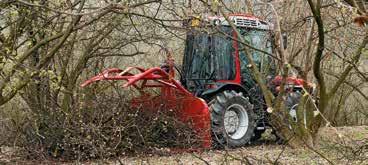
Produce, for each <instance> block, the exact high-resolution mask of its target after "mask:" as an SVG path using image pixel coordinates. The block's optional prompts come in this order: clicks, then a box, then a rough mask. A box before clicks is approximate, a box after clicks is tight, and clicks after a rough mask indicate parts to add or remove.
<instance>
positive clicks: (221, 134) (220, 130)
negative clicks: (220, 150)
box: [209, 90, 256, 148]
mask: <svg viewBox="0 0 368 165" xmlns="http://www.w3.org/2000/svg"><path fill="white" fill-rule="evenodd" d="M209 107H210V112H211V128H212V133H213V139H214V142H215V144H216V145H217V146H216V147H225V146H227V147H230V148H235V147H241V146H244V145H245V144H248V143H250V141H251V138H252V137H253V136H254V130H255V127H256V115H255V113H254V111H253V105H252V104H251V103H250V101H249V98H248V97H244V96H243V93H241V92H236V91H233V90H226V91H223V92H221V93H218V94H217V95H216V96H215V97H214V98H213V99H212V100H211V101H210V102H209Z"/></svg>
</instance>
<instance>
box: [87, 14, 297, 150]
mask: <svg viewBox="0 0 368 165" xmlns="http://www.w3.org/2000/svg"><path fill="white" fill-rule="evenodd" d="M228 17H229V19H230V20H232V21H233V23H234V24H235V26H236V28H237V30H238V31H239V32H240V34H241V36H237V33H236V32H235V31H234V29H233V28H232V27H231V26H230V25H229V23H228V22H227V21H226V19H225V18H224V17H220V16H214V17H208V18H207V19H206V20H199V19H196V18H194V19H191V20H189V21H188V22H187V23H186V24H187V26H188V27H190V29H191V30H190V31H189V32H187V37H186V42H185V52H184V57H183V64H182V67H181V69H178V67H176V66H175V64H174V60H173V59H172V57H171V55H169V56H168V59H167V60H166V61H165V65H163V66H161V67H154V68H150V69H143V68H140V67H128V68H127V69H125V70H121V69H117V68H112V69H107V70H105V71H103V72H102V73H100V74H99V75H97V76H95V77H92V78H91V79H89V80H87V81H86V82H84V83H83V84H82V85H81V86H82V87H84V86H87V85H89V84H91V83H93V82H96V81H101V80H125V81H127V83H126V84H124V85H123V87H128V86H131V87H134V88H136V89H137V90H138V91H139V92H141V94H142V96H140V97H138V98H134V99H133V100H132V104H133V105H139V104H143V106H145V107H153V108H155V107H159V106H165V109H168V110H175V111H176V114H177V118H178V119H179V120H180V121H182V122H186V123H190V126H191V127H192V128H193V130H194V131H195V132H196V133H197V134H198V136H199V137H200V138H201V140H202V146H203V148H210V147H211V146H212V145H213V144H220V145H226V146H229V147H239V146H243V145H245V144H247V143H249V142H250V141H251V140H256V139H258V138H259V137H260V136H261V134H262V133H263V132H264V130H265V129H266V128H267V127H270V125H269V123H268V121H269V115H268V114H267V112H266V106H265V103H264V98H263V96H262V92H261V90H260V88H259V86H258V85H257V83H256V82H255V80H254V79H253V77H252V74H251V71H250V67H257V68H258V69H259V70H260V71H261V72H262V73H263V74H265V75H267V78H268V80H267V81H268V84H269V88H270V89H271V91H273V92H274V94H275V95H277V92H278V88H279V85H280V81H281V78H280V76H276V62H275V60H274V59H273V58H272V53H273V49H272V48H273V45H272V44H271V43H272V42H271V40H272V32H271V30H272V25H271V24H270V23H268V22H266V21H264V20H262V19H260V18H257V17H255V16H251V15H247V14H231V15H229V16H228ZM203 27H206V30H201V29H203ZM239 37H243V38H244V39H245V40H246V41H248V44H249V45H251V46H252V47H253V48H252V49H251V50H252V51H251V52H252V57H253V59H254V61H255V63H256V64H257V66H250V65H249V63H248V61H247V59H246V58H245V54H244V53H243V51H242V48H243V45H242V44H241V43H239V42H238V39H237V38H239ZM175 68H176V69H177V70H178V72H179V73H180V81H178V80H175V79H174V78H175V76H174V73H175ZM137 72H138V73H137ZM134 73H136V74H134ZM287 83H288V84H289V87H290V86H292V89H293V90H292V91H290V92H291V93H292V95H289V96H290V97H288V99H287V100H286V105H287V107H289V111H290V114H291V115H292V117H295V116H296V115H295V110H296V108H295V107H296V106H297V104H298V99H299V97H300V92H301V90H302V88H301V87H302V85H303V83H304V82H303V80H301V79H297V78H293V77H289V78H288V79H287ZM146 88H160V89H161V94H160V95H159V96H152V95H151V94H149V93H147V92H145V89H146Z"/></svg>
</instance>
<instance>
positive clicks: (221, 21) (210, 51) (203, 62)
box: [181, 14, 275, 97]
mask: <svg viewBox="0 0 368 165" xmlns="http://www.w3.org/2000/svg"><path fill="white" fill-rule="evenodd" d="M229 19H230V20H232V21H233V23H234V25H235V26H236V27H237V30H238V31H239V32H240V33H241V35H242V36H237V35H236V32H235V31H234V30H233V28H232V27H231V26H230V25H229V23H228V22H227V21H226V20H225V18H224V17H217V16H216V17H208V18H207V20H204V21H200V20H199V19H192V20H191V22H190V24H191V25H192V26H191V30H190V31H189V32H188V33H187V38H186V43H185V52H184V59H183V68H182V70H183V75H182V76H183V77H182V78H181V83H182V84H183V85H184V86H185V87H186V88H187V89H188V90H189V91H191V92H192V93H195V94H196V95H197V96H200V97H201V95H202V94H203V93H206V90H208V89H211V88H212V89H213V88H216V87H217V86H221V84H228V83H231V84H238V85H241V86H253V85H254V84H255V82H254V81H253V78H252V76H251V74H250V71H249V67H250V66H249V64H248V62H247V60H246V57H245V54H244V52H243V51H242V49H243V48H244V44H243V43H240V41H238V37H243V38H244V39H245V40H246V41H247V43H246V44H248V45H250V46H251V47H252V49H250V50H251V52H252V56H253V59H254V60H255V62H256V64H257V66H256V67H258V68H259V69H260V70H261V71H262V72H263V73H265V74H267V75H271V74H272V75H273V74H274V73H275V66H274V61H273V60H272V58H271V57H270V54H272V45H271V32H270V30H271V29H272V25H271V24H270V23H267V22H265V21H263V20H261V19H259V18H257V17H254V16H250V15H246V14H232V15H229Z"/></svg>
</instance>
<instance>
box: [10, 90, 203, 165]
mask: <svg viewBox="0 0 368 165" xmlns="http://www.w3.org/2000/svg"><path fill="white" fill-rule="evenodd" d="M87 91H88V92H92V93H89V94H88V95H89V98H88V97H86V98H85V99H84V100H83V99H82V100H80V104H76V105H75V106H74V108H73V110H72V111H71V112H64V111H62V110H60V109H58V108H50V109H48V110H47V111H45V112H43V113H42V114H32V113H30V115H28V117H27V122H24V123H23V125H22V129H21V130H20V132H19V133H20V134H21V135H22V137H23V138H21V139H17V142H16V143H17V144H18V145H19V146H20V147H22V148H24V151H26V152H25V153H26V154H27V156H28V157H29V158H32V159H33V158H35V159H40V158H47V157H49V156H51V157H57V158H63V159H72V160H76V159H77V160H83V159H87V158H88V159H90V158H106V157H112V156H117V155H122V154H123V155H126V154H127V155H129V154H136V153H151V152H156V151H157V150H161V149H163V148H168V149H171V148H191V147H196V146H197V147H198V145H199V144H200V143H198V141H197V140H196V139H197V137H196V135H195V134H194V133H193V132H192V129H190V127H189V126H188V125H187V124H186V123H182V122H180V121H178V120H177V118H175V114H174V113H167V112H168V110H166V109H164V108H162V107H156V109H155V111H152V110H147V109H149V108H152V107H143V106H139V107H134V108H132V107H131V106H130V105H129V97H130V96H129V95H127V94H125V95H117V94H116V93H114V92H113V91H112V90H106V91H107V92H104V93H96V92H95V91H94V90H93V89H92V90H88V89H87ZM128 92H129V91H128Z"/></svg>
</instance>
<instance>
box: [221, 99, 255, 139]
mask: <svg viewBox="0 0 368 165" xmlns="http://www.w3.org/2000/svg"><path fill="white" fill-rule="evenodd" d="M248 124H249V119H248V114H247V111H246V109H245V108H244V107H243V106H241V105H239V104H233V105H231V106H229V107H228V108H227V110H226V111H225V116H224V127H225V131H226V133H227V135H228V136H230V137H231V138H232V139H240V138H242V137H243V136H244V135H245V133H246V132H247V130H248Z"/></svg>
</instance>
